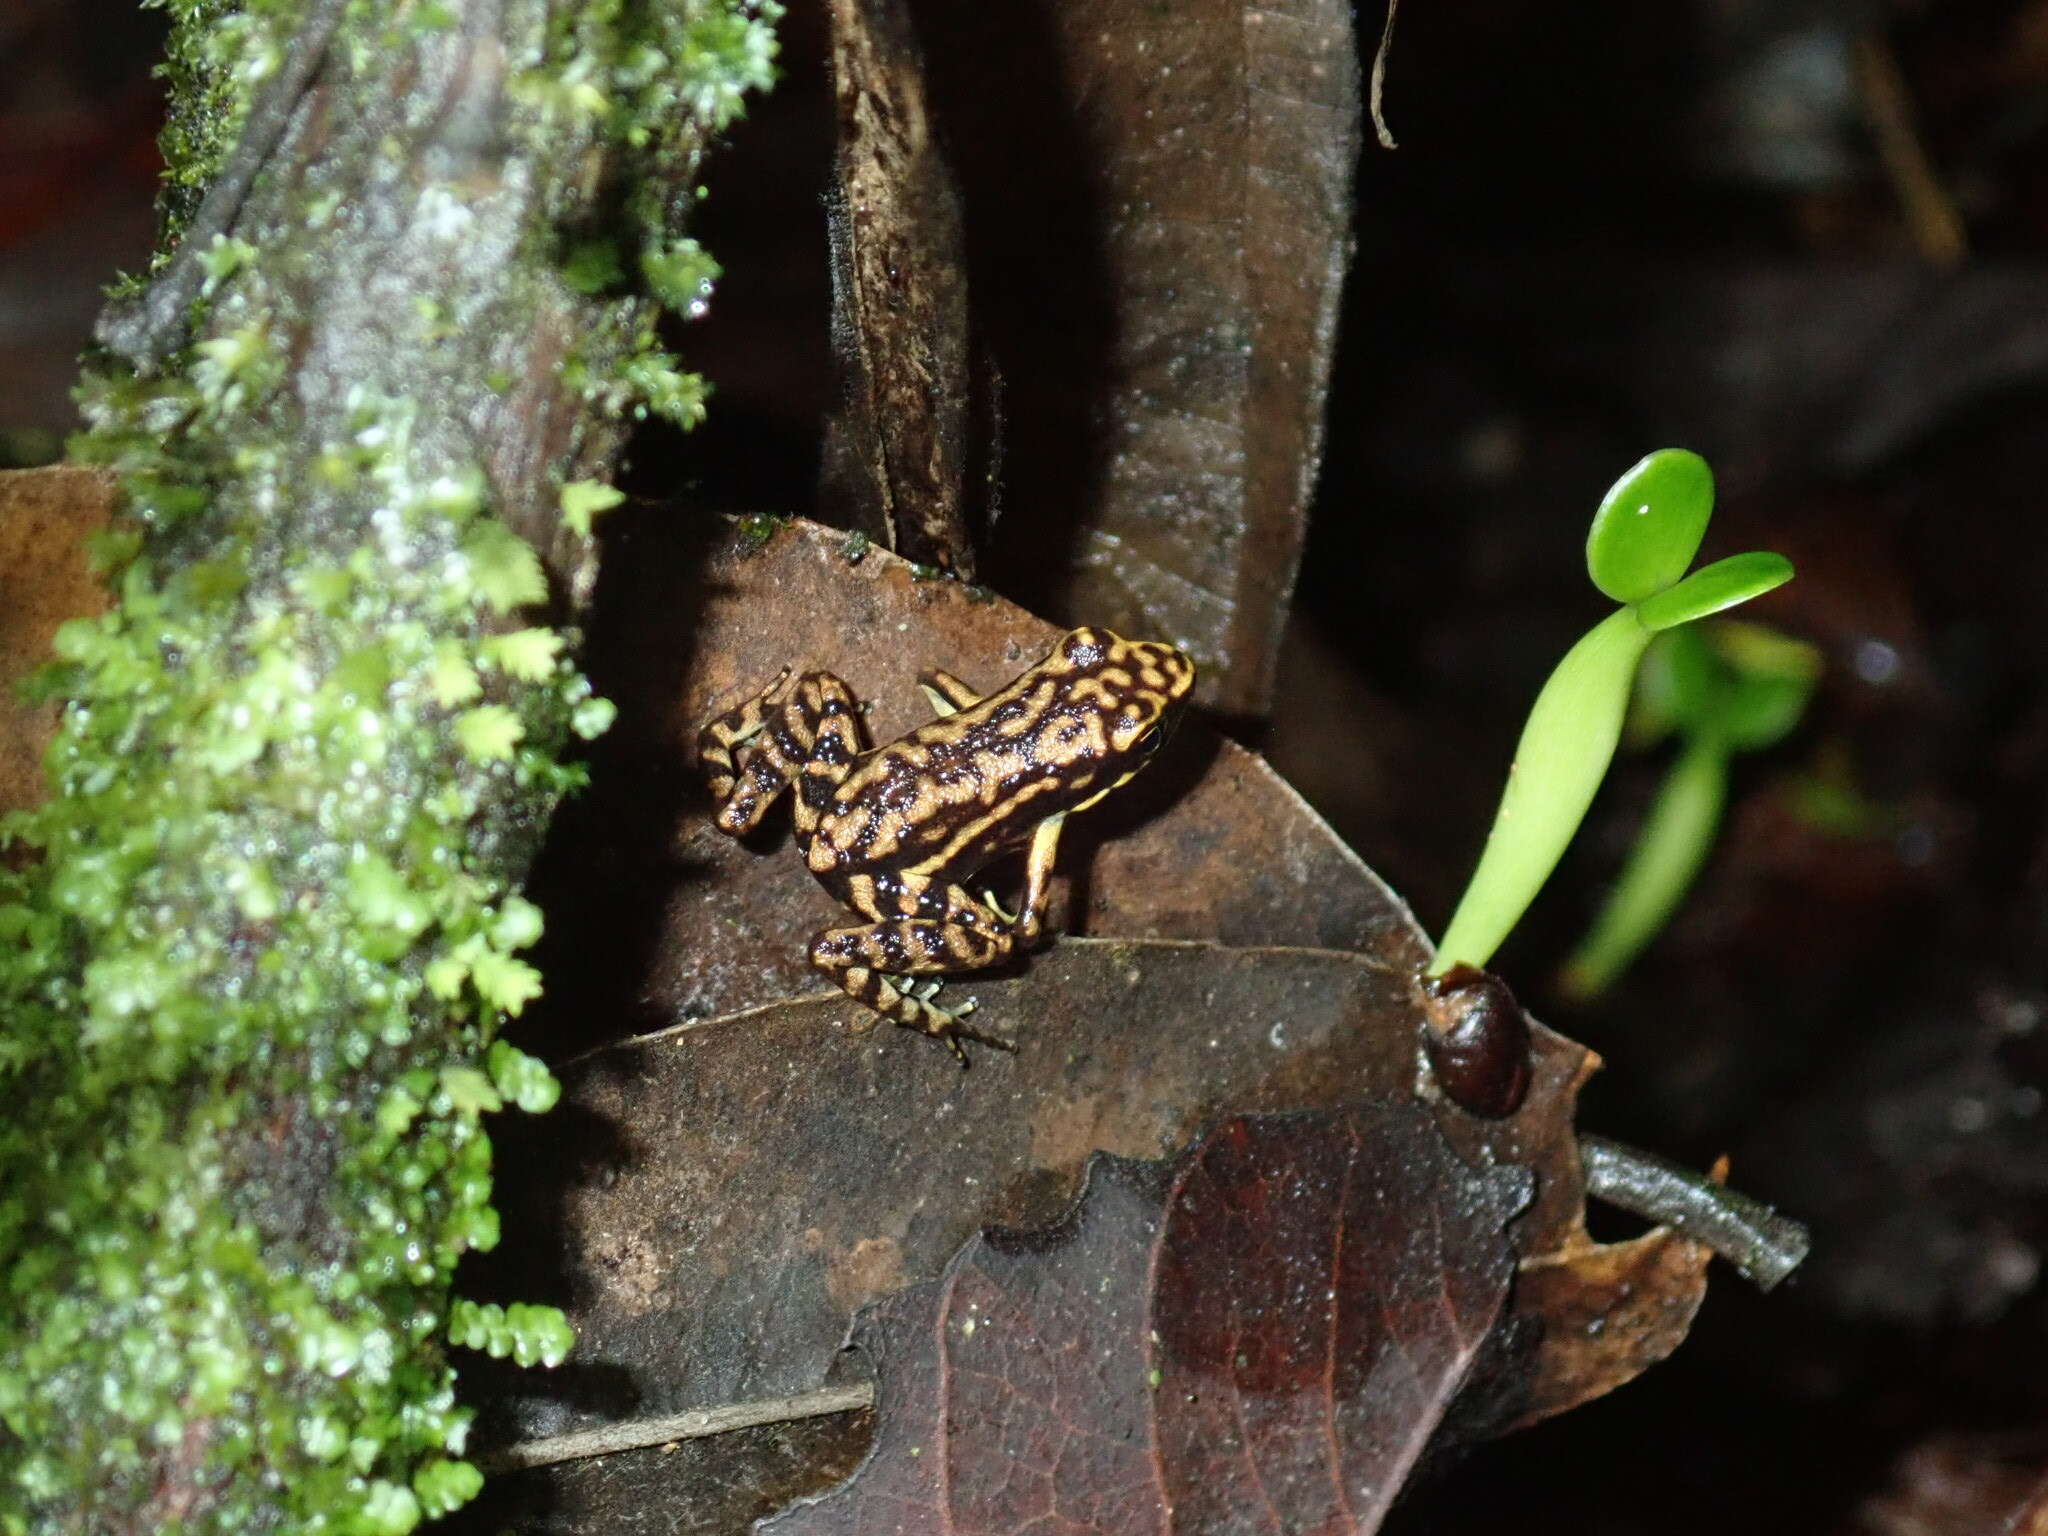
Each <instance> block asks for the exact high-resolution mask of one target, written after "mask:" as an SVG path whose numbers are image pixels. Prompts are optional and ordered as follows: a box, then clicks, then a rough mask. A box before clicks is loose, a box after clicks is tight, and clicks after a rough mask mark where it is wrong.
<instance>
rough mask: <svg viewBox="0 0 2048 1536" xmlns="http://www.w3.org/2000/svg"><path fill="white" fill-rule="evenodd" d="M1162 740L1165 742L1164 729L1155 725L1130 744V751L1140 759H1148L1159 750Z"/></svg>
mask: <svg viewBox="0 0 2048 1536" xmlns="http://www.w3.org/2000/svg"><path fill="white" fill-rule="evenodd" d="M1164 740H1166V731H1165V728H1164V727H1162V726H1157V725H1155V726H1153V727H1152V729H1151V730H1149V731H1147V732H1146V733H1145V734H1144V735H1142V736H1140V737H1139V738H1138V739H1137V740H1136V741H1134V742H1132V743H1131V750H1132V751H1133V752H1136V753H1138V754H1139V755H1140V756H1142V757H1150V756H1151V755H1152V754H1153V753H1154V752H1157V751H1158V750H1159V744H1160V743H1161V742H1163V741H1164Z"/></svg>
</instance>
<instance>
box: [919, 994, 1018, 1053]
mask: <svg viewBox="0 0 2048 1536" xmlns="http://www.w3.org/2000/svg"><path fill="white" fill-rule="evenodd" d="M968 1006H970V1007H971V1006H972V1005H971V1004H970V1005H968ZM965 1012H967V1008H964V1007H963V1008H959V1009H956V1010H955V1011H954V1012H952V1013H950V1014H944V1015H942V1017H943V1018H944V1019H945V1023H944V1024H943V1025H940V1024H938V1023H936V1022H934V1023H932V1024H930V1025H928V1026H927V1032H928V1033H930V1034H934V1035H936V1036H938V1037H939V1038H940V1039H941V1040H943V1041H945V1042H946V1049H947V1050H949V1051H951V1052H952V1053H953V1055H954V1056H955V1057H956V1058H957V1059H958V1061H959V1063H960V1065H961V1066H963V1067H964V1066H966V1065H967V1050H966V1047H965V1046H964V1045H963V1044H962V1042H963V1041H967V1040H972V1041H974V1042H975V1044H977V1045H985V1046H988V1047H989V1048H990V1049H991V1050H997V1051H1009V1052H1011V1053H1012V1054H1014V1053H1015V1052H1016V1049H1017V1042H1016V1041H1014V1040H1006V1039H1004V1038H1003V1037H1002V1036H1001V1035H991V1034H986V1033H984V1032H983V1031H981V1030H978V1029H969V1028H968V1027H967V1026H966V1025H965V1024H963V1023H961V1022H960V1015H961V1014H963V1013H965Z"/></svg>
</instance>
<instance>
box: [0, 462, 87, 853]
mask: <svg viewBox="0 0 2048 1536" xmlns="http://www.w3.org/2000/svg"><path fill="white" fill-rule="evenodd" d="M113 512H114V480H113V477H112V476H111V475H108V474H106V473H105V472H103V471H101V470H96V469H73V468H70V467H69V466H60V467H57V468H52V469H23V470H10V471H6V472H0V814H4V813H5V812H8V811H15V810H23V809H25V808H27V807H28V806H31V805H35V804H37V803H39V802H40V801H41V800H42V798H43V793H44V787H43V750H44V748H45V747H47V746H48V745H49V742H50V736H51V733H52V731H53V729H54V725H55V720H56V714H55V711H54V709H53V708H52V707H50V706H48V705H30V704H28V703H27V702H26V701H24V700H23V699H22V697H21V695H20V692H19V691H18V690H19V685H20V684H21V683H22V682H23V681H24V680H25V679H27V678H28V677H30V676H32V675H33V674H34V672H35V671H36V669H37V668H38V667H40V666H42V665H43V663H44V662H46V661H48V660H49V659H50V637H51V636H52V635H54V634H55V633H56V632H57V628H58V626H59V625H61V624H63V623H64V622H65V621H66V620H67V619H75V618H83V617H85V616H86V615H88V614H93V613H97V612H99V611H100V610H101V609H102V608H104V607H105V606H106V600H107V599H106V592H105V590H104V589H103V588H102V587H101V585H100V582H99V578H98V577H97V576H95V575H94V574H93V572H92V566H91V562H90V561H89V560H88V559H87V558H86V540H87V539H88V538H89V537H90V536H91V535H93V534H95V533H97V532H99V531H100V529H102V528H104V527H106V525H107V521H108V519H109V518H111V517H112V516H113Z"/></svg>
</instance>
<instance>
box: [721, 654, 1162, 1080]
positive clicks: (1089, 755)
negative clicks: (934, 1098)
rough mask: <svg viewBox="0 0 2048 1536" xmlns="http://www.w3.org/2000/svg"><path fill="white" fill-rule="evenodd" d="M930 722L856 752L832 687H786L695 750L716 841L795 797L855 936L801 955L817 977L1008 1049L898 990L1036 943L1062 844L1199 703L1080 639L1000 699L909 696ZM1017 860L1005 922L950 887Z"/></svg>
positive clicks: (942, 687) (899, 1018)
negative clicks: (1018, 886) (1014, 892)
mask: <svg viewBox="0 0 2048 1536" xmlns="http://www.w3.org/2000/svg"><path fill="white" fill-rule="evenodd" d="M920 681H921V682H922V683H923V684H924V687H925V691H926V692H927V693H928V694H929V695H930V696H931V698H932V702H933V704H934V705H935V706H936V707H937V708H938V709H939V710H940V711H941V715H940V718H939V719H936V720H934V721H932V722H931V724H929V725H926V726H921V727H920V728H919V729H917V730H915V731H912V732H911V733H910V734H909V735H907V736H904V737H902V738H901V739H900V740H897V741H892V742H890V743H889V744H888V745H887V746H884V747H882V748H880V749H878V750H876V751H872V752H869V751H866V750H865V748H864V745H863V732H862V729H861V720H860V705H859V703H858V702H857V701H856V700H855V699H854V697H853V694H852V692H851V691H850V690H849V689H848V688H847V686H846V684H844V683H843V682H841V681H840V680H839V679H838V678H836V677H834V676H833V675H832V674H831V673H829V672H806V673H804V674H803V675H802V676H801V677H798V678H797V679H796V680H795V682H794V684H792V683H791V682H790V672H789V669H788V668H784V669H783V671H782V673H781V674H780V675H779V676H777V677H776V679H775V680H774V681H773V682H772V683H770V684H769V685H768V686H767V687H766V688H764V689H762V690H761V692H760V693H759V694H757V695H756V696H754V697H753V698H751V699H748V700H747V701H746V702H744V703H742V704H740V705H738V706H736V707H735V708H733V709H731V710H729V711H727V712H726V713H725V714H722V715H720V716H719V717H718V718H717V719H715V720H713V721H712V722H711V723H710V724H709V725H707V726H705V727H704V729H703V731H702V732H701V733H700V734H699V736H698V753H699V756H700V757H701V759H702V761H703V764H704V768H705V771H706V774H707V775H708V777H709V779H710V781H711V792H712V794H713V796H714V797H716V799H717V801H718V803H719V808H718V815H717V820H716V825H717V827H718V829H719V830H720V831H721V832H726V833H729V834H731V835H732V836H734V837H741V836H744V835H745V834H746V833H748V832H750V831H752V830H753V829H754V828H755V827H757V826H759V825H760V823H761V819H762V817H764V816H765V815H766V814H767V813H768V810H769V808H770V807H771V806H772V805H773V804H774V803H775V801H776V800H777V799H778V798H779V797H780V796H781V794H782V792H783V791H784V790H785V789H789V788H791V787H794V788H795V790H796V844H797V848H798V849H799V851H801V853H802V854H803V857H804V862H805V864H806V865H808V866H809V868H810V871H811V873H812V874H813V875H815V876H817V878H818V883H819V884H821V885H823V886H824V887H825V889H826V890H828V891H830V892H831V893H832V895H833V896H834V897H835V898H836V899H837V900H839V901H840V902H842V903H844V904H845V905H846V906H847V907H849V908H851V909H852V910H853V911H855V912H857V913H859V914H860V915H861V916H862V917H863V918H865V919H867V921H866V922H864V923H861V924H858V925H854V926H849V927H844V928H827V929H824V930H822V931H821V932H819V933H817V934H814V935H813V936H812V938H811V949H810V959H811V964H812V965H813V966H815V967H817V969H818V970H820V971H822V972H823V973H824V974H825V975H827V976H829V977H831V978H832V980H833V982H834V983H836V984H837V985H838V986H840V987H841V988H843V989H844V990H845V991H846V993H847V995H848V996H850V997H853V998H855V999H856V1000H858V1001H860V1002H862V1003H865V1004H866V1005H867V1006H868V1007H869V1008H871V1009H873V1010H874V1011H875V1012H876V1013H878V1014H880V1015H881V1016H882V1017H883V1018H885V1019H892V1020H894V1021H895V1022H896V1023H898V1024H901V1025H903V1026H905V1027H906V1028H909V1029H917V1030H922V1031H924V1032H925V1033H927V1034H931V1035H936V1036H938V1037H940V1038H941V1039H943V1040H944V1041H945V1042H946V1043H947V1044H948V1045H949V1046H950V1047H951V1048H952V1050H953V1053H954V1054H955V1055H956V1056H959V1057H960V1059H961V1060H962V1061H963V1062H964V1061H965V1060H966V1054H965V1052H964V1051H962V1049H961V1045H960V1042H961V1041H962V1040H963V1039H967V1040H978V1041H980V1042H982V1043H983V1044H985V1045H992V1046H997V1047H999V1048H1001V1049H1003V1050H1010V1049H1014V1047H1013V1046H1012V1045H1011V1044H1010V1042H1009V1041H1007V1040H1003V1039H1001V1038H999V1037H997V1036H994V1035H985V1034H980V1033H977V1032H976V1031H974V1030H971V1029H969V1028H967V1027H966V1026H965V1025H964V1024H963V1023H962V1022H961V1019H962V1017H963V1016H964V1015H965V1014H967V1013H968V1012H969V1011H971V1010H972V1008H973V1006H974V1004H973V1002H972V1001H971V1000H970V1001H969V1002H967V1003H965V1004H963V1005H961V1006H960V1007H959V1008H957V1009H952V1010H948V1009H945V1008H942V1007H940V1006H939V1005H938V1004H937V1003H936V1002H934V1001H933V993H935V992H936V991H937V990H938V984H937V982H936V981H934V982H932V983H931V984H929V985H928V986H927V987H925V988H916V987H914V986H911V985H908V984H905V983H904V982H903V981H901V980H900V979H899V978H904V977H912V976H930V977H938V976H947V975H953V974H955V973H958V972H963V971H978V970H982V969H984V968H985V967H988V966H991V965H995V964H997V963H998V962H1000V961H1002V960H1004V959H1006V958H1007V957H1008V956H1010V955H1011V954H1013V953H1015V952H1016V951H1017V950H1019V949H1021V948H1028V947H1030V946H1031V945H1033V944H1035V943H1037V942H1038V940H1039V939H1040V937H1041V936H1042V934H1043V932H1044V924H1045V903H1046V892H1047V889H1048V886H1049V884H1050V881H1051V878H1052V865H1053V858H1054V856H1055V855H1056V853H1057V852H1058V849H1059V837H1060V829H1061V828H1062V827H1063V826H1064V825H1065V823H1066V819H1067V817H1068V816H1070V815H1072V814H1073V813H1074V812H1076V811H1079V810H1085V809H1086V808H1087V807H1088V806H1091V805H1093V804H1094V803H1095V802H1096V801H1097V800H1100V799H1101V798H1102V797H1103V796H1104V795H1106V794H1108V793H1109V792H1110V791H1111V790H1113V789H1115V788H1117V787H1118V786H1119V785H1121V784H1123V783H1125V782H1126V781H1127V780H1128V779H1129V778H1130V777H1131V776H1132V775H1133V774H1135V773H1136V772H1137V771H1138V770H1139V769H1140V768H1142V767H1144V766H1145V764H1146V763H1147V762H1148V761H1150V759H1151V757H1152V754H1153V753H1155V752H1156V751H1157V750H1158V749H1159V746H1160V744H1161V743H1162V742H1163V741H1164V740H1165V739H1166V737H1167V735H1168V734H1169V733H1170V732H1171V731H1172V728H1173V725H1174V723H1175V721H1176V720H1177V719H1178V718H1179V715H1180V711H1181V706H1182V705H1183V704H1184V703H1185V702H1186V699H1187V695H1188V690H1189V689H1191V688H1192V687H1193V686H1194V681H1195V667H1194V663H1193V662H1192V661H1190V660H1189V659H1188V658H1187V656H1186V655H1184V654H1183V653H1182V652H1180V651H1178V650H1176V649H1174V648H1173V647H1172V646H1170V645H1161V644H1157V643H1155V642H1151V641H1142V640H1123V639H1119V638H1118V637H1117V636H1115V635H1113V634H1111V633H1109V631H1107V630H1103V629H1077V630H1074V631H1072V632H1071V633H1069V634H1068V635H1066V636H1065V637H1064V638H1063V639H1062V640H1061V641H1060V642H1059V644H1058V645H1056V646H1054V647H1053V649H1052V651H1051V652H1050V654H1048V655H1047V656H1046V658H1045V659H1044V660H1043V661H1041V662H1040V663H1039V664H1038V665H1037V666H1035V667H1033V668H1031V670H1030V671H1028V672H1026V673H1024V674H1023V675H1022V676H1020V677H1018V678H1017V679H1016V680H1015V681H1014V682H1012V683H1010V684H1009V685H1008V686H1006V687H1004V688H1002V689H999V690H998V691H997V692H995V693H992V694H989V695H988V696H987V697H986V698H982V697H978V696H977V695H976V694H975V693H974V692H973V690H971V689H970V688H968V687H967V686H966V685H965V684H964V683H962V682H961V681H960V680H959V679H958V678H955V677H951V676H949V675H948V674H946V673H943V672H928V673H926V674H924V676H923V677H922V678H921V679H920ZM1026 844H1028V845H1029V853H1028V855H1027V857H1026V861H1025V880H1024V899H1023V902H1022V903H1021V904H1020V906H1019V907H1018V909H1017V912H1016V913H1015V915H1014V916H1013V915H1011V914H1008V913H1005V912H1004V911H1003V910H1002V908H1000V907H999V906H997V905H996V903H995V900H994V898H993V897H986V898H984V899H981V900H977V899H976V898H975V897H973V896H971V895H970V894H968V892H967V890H966V889H965V888H964V887H963V885H962V884H961V882H962V881H965V880H967V879H969V878H971V877H972V876H973V875H974V874H975V873H976V872H977V871H979V870H980V869H982V868H983V866H985V865H987V864H988V863H989V862H990V861H991V860H992V859H995V858H996V857H997V856H999V855H1001V854H1003V853H1006V852H1009V851H1010V850H1012V849H1015V848H1020V847H1024V846H1025V845H1026Z"/></svg>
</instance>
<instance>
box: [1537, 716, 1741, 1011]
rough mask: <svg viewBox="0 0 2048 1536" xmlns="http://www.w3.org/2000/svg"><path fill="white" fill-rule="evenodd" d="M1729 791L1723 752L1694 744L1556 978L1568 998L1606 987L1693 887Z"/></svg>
mask: <svg viewBox="0 0 2048 1536" xmlns="http://www.w3.org/2000/svg"><path fill="white" fill-rule="evenodd" d="M1727 794H1728V754H1727V753H1726V752H1724V751H1721V750H1720V749H1719V748H1718V747H1717V746H1716V745H1715V744H1714V743H1713V742H1712V741H1711V740H1708V739H1706V738H1701V739H1698V740H1695V741H1694V742H1693V743H1692V744H1691V745H1690V746H1688V747H1687V748H1686V749H1685V750H1684V751H1683V752H1682V753H1680V754H1679V758H1678V761H1677V763H1676V764H1675V765H1674V766H1673V767H1672V770H1671V772H1670V774H1669V776H1668V777H1666V779H1665V780H1664V784H1663V787H1662V788H1661V789H1659V790H1658V792H1657V798H1656V800H1655V801H1654V802H1653V803H1652V804H1651V806H1650V814H1649V816H1648V817H1647V818H1646V819H1645V821H1644V822H1643V829H1642V832H1641V833H1640V834H1639V835H1638V837H1637V838H1636V844H1635V847H1634V849H1633V850H1631V852H1630V855H1629V860H1628V864H1627V865H1626V866H1625V867H1624V869H1623V870H1622V875H1621V879H1620V880H1619V881H1617V882H1616V883H1615V887H1614V891H1613V893H1612V894H1611V895H1610V896H1609V897H1608V900H1607V905H1606V906H1605V907H1603V908H1602V909H1601V912H1600V916H1599V918H1598V919H1597V920H1596V921H1595V922H1594V924H1593V928H1592V931H1591V932H1590V933H1588V934H1587V935H1586V940H1585V942H1584V943H1583V944H1581V945H1580V946H1579V948H1578V950H1577V951H1576V952H1575V953H1574V954H1573V955H1572V958H1571V959H1569V960H1567V961H1566V962H1565V966H1564V970H1563V973H1562V974H1561V975H1560V977H1559V979H1558V985H1559V988H1560V990H1562V991H1563V992H1564V994H1565V995H1566V996H1567V997H1572V998H1579V999H1584V998H1589V997H1594V996H1597V995H1598V994H1599V993H1601V992H1604V991H1606V990H1607V988H1608V987H1609V986H1611V985H1612V984H1613V982H1614V978H1615V977H1617V976H1619V975H1620V974H1621V973H1622V971H1623V970H1625V969H1626V968H1627V967H1628V964H1629V962H1630V961H1632V960H1633V959H1635V957H1636V955H1637V954H1639V953H1640V952H1641V951H1642V948H1643V946H1644V945H1646V944H1648V943H1649V942H1650V940H1651V939H1653V938H1655V937H1656V936H1657V934H1658V933H1659V932H1661V931H1662V930H1663V927H1664V925H1665V924H1666V923H1668V922H1669V921H1670V920H1671V914H1672V913H1674V912H1676V911H1677V910H1678V904H1679V902H1681V901H1682V900H1684V899H1685V893H1686V892H1687V891H1688V890H1690V889H1691V888H1692V883H1693V881H1694V880H1695V879H1696V878H1697V877H1698V875H1699V872H1700V866H1701V865H1702V864H1704V863H1705V862H1706V858H1707V850H1708V849H1709V848H1711V847H1712V846H1713V844H1714V833H1715V831H1716V829H1717V828H1718V827H1719V826H1720V822H1721V808H1722V806H1723V804H1725V803H1726V800H1727Z"/></svg>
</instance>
